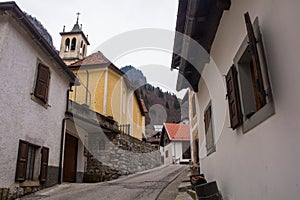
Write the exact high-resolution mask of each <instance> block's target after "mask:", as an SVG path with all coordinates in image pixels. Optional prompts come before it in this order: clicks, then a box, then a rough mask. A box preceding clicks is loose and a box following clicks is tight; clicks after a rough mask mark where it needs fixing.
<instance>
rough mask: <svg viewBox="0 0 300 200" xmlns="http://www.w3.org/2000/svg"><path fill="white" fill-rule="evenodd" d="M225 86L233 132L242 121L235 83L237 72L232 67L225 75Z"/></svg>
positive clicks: (237, 89) (236, 84)
mask: <svg viewBox="0 0 300 200" xmlns="http://www.w3.org/2000/svg"><path fill="white" fill-rule="evenodd" d="M226 86H227V96H228V105H229V115H230V125H231V128H232V129H233V130H234V129H236V128H237V127H238V126H240V125H241V124H242V121H243V118H242V112H241V103H240V95H239V88H238V82H237V71H236V69H235V66H234V65H232V67H231V68H230V70H229V72H228V73H227V75H226Z"/></svg>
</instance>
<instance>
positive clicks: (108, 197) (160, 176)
mask: <svg viewBox="0 0 300 200" xmlns="http://www.w3.org/2000/svg"><path fill="white" fill-rule="evenodd" d="M184 169H186V166H180V165H167V166H163V167H159V168H156V169H154V170H149V171H146V172H142V173H138V174H135V175H131V176H128V177H125V178H121V179H118V180H114V181H110V182H104V183H96V184H83V183H65V184H62V185H59V186H55V187H53V188H49V189H45V190H41V191H39V192H37V193H35V194H33V195H29V196H25V197H23V198H21V199H22V200H29V199H30V200H31V199H32V200H36V199H46V200H69V199H71V200H76V199H84V200H97V199H99V200H114V199H116V200H155V199H157V198H158V197H159V195H160V194H161V193H162V191H163V190H164V189H165V188H166V187H167V186H168V185H169V184H170V183H171V182H172V181H173V180H174V179H175V178H176V177H177V176H178V175H179V174H180V173H181V172H183V170H184ZM166 200H168V199H166Z"/></svg>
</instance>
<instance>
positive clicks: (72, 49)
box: [71, 38, 76, 51]
mask: <svg viewBox="0 0 300 200" xmlns="http://www.w3.org/2000/svg"><path fill="white" fill-rule="evenodd" d="M75 49H76V38H73V39H72V43H71V51H74V50H75Z"/></svg>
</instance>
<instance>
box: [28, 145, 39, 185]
mask: <svg viewBox="0 0 300 200" xmlns="http://www.w3.org/2000/svg"><path fill="white" fill-rule="evenodd" d="M36 150H37V147H35V146H34V145H32V144H28V153H27V169H26V180H31V181H33V170H34V162H35V154H36Z"/></svg>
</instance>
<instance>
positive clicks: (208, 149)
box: [172, 0, 300, 200]
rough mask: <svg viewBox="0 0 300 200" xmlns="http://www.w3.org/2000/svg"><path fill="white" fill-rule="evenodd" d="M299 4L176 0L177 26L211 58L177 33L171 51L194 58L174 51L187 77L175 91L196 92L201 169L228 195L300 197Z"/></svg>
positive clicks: (257, 0) (177, 64)
mask: <svg viewBox="0 0 300 200" xmlns="http://www.w3.org/2000/svg"><path fill="white" fill-rule="evenodd" d="M299 8H300V2H299V1H292V0H288V1H280V0H275V1H272V0H253V1H242V0H232V1H229V0H213V1H211V0H210V1H208V0H181V1H179V9H178V12H179V13H178V19H177V27H176V30H177V31H179V32H181V33H183V34H187V35H188V36H190V37H191V38H192V39H194V40H195V41H197V42H198V43H199V44H200V45H202V47H203V49H204V50H205V51H206V52H207V53H209V56H207V55H208V54H207V55H205V54H202V55H201V54H198V55H192V54H193V53H194V52H196V51H192V49H190V47H191V46H190V44H192V42H191V41H190V43H189V44H187V43H186V41H187V40H185V41H182V40H181V39H180V34H177V36H176V40H175V46H174V49H175V50H176V51H177V52H176V53H178V54H179V55H180V53H181V52H187V54H185V55H187V57H185V60H188V61H189V63H190V64H188V63H186V62H184V61H183V60H184V59H182V58H180V56H176V55H174V57H173V64H172V68H179V69H180V72H181V73H182V75H183V76H180V77H179V78H178V82H177V87H178V89H181V88H185V87H186V86H187V85H190V88H191V89H192V90H193V91H194V92H192V93H191V95H190V98H191V99H192V98H194V99H195V115H192V116H194V117H193V119H194V120H196V123H195V126H194V127H193V128H192V131H193V132H194V133H195V134H196V133H197V134H198V135H197V137H196V138H195V139H198V141H199V146H198V148H199V154H198V156H199V158H200V169H201V172H202V173H204V174H205V177H206V178H207V179H208V180H209V181H210V180H216V181H217V183H218V186H219V189H220V190H221V192H222V195H223V198H224V199H228V200H229V199H230V200H234V199H237V200H238V199H243V200H252V199H299V196H300V188H299V187H300V179H299V178H300V173H299V168H300V159H299V153H300V146H299V141H300V135H299V130H300V123H299V113H300V106H299V99H300V92H299V91H300V90H299V88H298V87H299V80H300V79H299V74H300V68H299V61H300V59H299V55H298V53H297V52H298V49H299V47H300V40H299V34H300V26H299V25H298V24H299V23H298V20H299V18H300V14H299ZM249 16H250V17H249ZM179 41H181V42H179ZM198 52H200V51H198ZM196 57H198V58H199V59H198V60H195V58H196ZM191 63H193V64H194V66H192V65H193V64H191ZM191 71H192V73H191ZM193 72H194V73H193ZM197 72H199V73H198V74H197ZM184 80H186V81H184ZM191 120H192V119H191ZM194 150H195V148H194Z"/></svg>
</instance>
